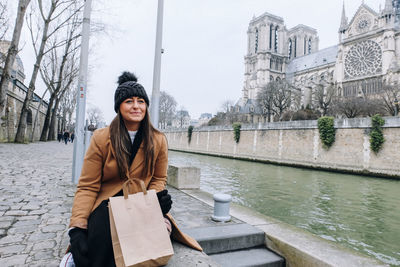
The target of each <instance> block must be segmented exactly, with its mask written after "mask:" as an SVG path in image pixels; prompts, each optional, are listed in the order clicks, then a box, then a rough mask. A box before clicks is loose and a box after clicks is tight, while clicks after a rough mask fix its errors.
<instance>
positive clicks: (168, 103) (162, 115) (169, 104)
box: [158, 91, 177, 129]
mask: <svg viewBox="0 0 400 267" xmlns="http://www.w3.org/2000/svg"><path fill="white" fill-rule="evenodd" d="M176 105H177V103H176V101H175V99H174V97H173V96H171V95H170V94H168V93H167V92H164V91H161V92H160V109H159V115H158V116H159V119H160V122H159V126H160V128H161V129H165V128H166V127H167V125H171V124H172V120H173V119H174V116H175V112H176Z"/></svg>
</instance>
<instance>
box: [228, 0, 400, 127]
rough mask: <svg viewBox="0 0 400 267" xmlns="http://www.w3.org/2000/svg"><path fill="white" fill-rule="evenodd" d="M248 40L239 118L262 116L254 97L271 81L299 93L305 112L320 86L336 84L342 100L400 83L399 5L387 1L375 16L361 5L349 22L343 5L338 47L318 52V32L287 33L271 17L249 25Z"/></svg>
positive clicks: (302, 27) (299, 29)
mask: <svg viewBox="0 0 400 267" xmlns="http://www.w3.org/2000/svg"><path fill="white" fill-rule="evenodd" d="M247 37H248V39H247V43H248V46H247V55H246V56H245V73H244V86H243V93H242V97H241V99H240V100H239V102H238V104H237V105H236V107H235V108H236V110H237V111H239V110H240V112H241V113H247V112H251V111H255V113H262V112H257V105H256V97H257V94H258V92H259V91H260V90H261V88H262V87H264V86H265V85H266V84H267V83H269V82H270V81H279V80H281V79H286V80H287V81H288V82H289V83H290V84H292V85H293V87H294V88H297V90H299V91H301V94H300V95H301V99H300V100H299V101H301V106H303V107H305V106H307V105H310V106H313V97H312V96H313V89H315V86H317V85H318V84H320V83H330V84H335V85H336V88H338V90H337V94H338V95H339V96H343V97H351V96H360V94H367V95H368V94H377V93H379V90H381V88H382V85H383V84H385V83H387V84H393V85H397V84H400V0H385V5H384V8H383V9H381V10H379V11H378V12H377V11H375V10H373V9H372V8H370V7H369V6H368V5H366V4H365V3H364V2H362V4H361V5H360V7H359V8H358V10H357V11H356V13H355V14H354V16H353V18H352V19H351V20H350V21H349V20H348V18H347V17H346V12H345V8H344V5H343V10H342V16H341V20H340V21H338V40H339V42H338V44H337V45H334V46H331V47H328V48H325V49H321V50H320V49H319V38H318V33H317V30H316V29H314V28H312V27H309V26H306V25H303V24H299V25H297V26H295V27H293V28H291V29H287V28H286V26H285V23H284V20H283V18H281V17H279V16H276V15H273V14H269V13H264V14H262V15H261V16H259V17H254V18H253V19H252V20H251V21H250V24H249V27H248V31H247ZM253 122H257V121H253Z"/></svg>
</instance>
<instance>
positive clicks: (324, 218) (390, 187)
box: [169, 151, 400, 266]
mask: <svg viewBox="0 0 400 267" xmlns="http://www.w3.org/2000/svg"><path fill="white" fill-rule="evenodd" d="M169 164H172V165H174V164H176V165H184V166H195V167H199V168H200V169H201V182H200V189H201V190H203V191H206V192H209V193H217V192H220V193H228V194H231V195H232V200H233V201H234V202H236V203H239V204H241V205H243V206H246V207H249V208H252V209H254V210H257V211H258V212H260V213H262V214H265V215H267V216H270V217H272V218H276V219H278V220H280V221H283V222H286V223H288V224H291V225H295V226H297V227H299V228H303V229H305V230H307V231H309V232H311V233H313V234H316V235H318V236H320V237H322V238H324V239H327V240H331V241H334V242H338V243H340V244H342V245H343V246H346V247H349V248H352V249H355V250H357V251H359V252H361V253H364V254H367V255H369V256H372V257H375V258H377V259H379V260H381V261H383V262H385V263H388V264H390V265H392V266H400V181H398V180H388V179H382V178H373V177H364V176H359V175H347V174H338V173H331V172H325V171H316V170H309V169H301V168H291V167H283V166H277V165H270V164H263V163H256V162H248V161H242V160H234V159H225V158H219V157H212V156H204V155H197V154H189V153H182V152H175V151H170V152H169Z"/></svg>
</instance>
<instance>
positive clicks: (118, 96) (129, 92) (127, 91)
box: [114, 71, 150, 113]
mask: <svg viewBox="0 0 400 267" xmlns="http://www.w3.org/2000/svg"><path fill="white" fill-rule="evenodd" d="M135 96H136V97H140V98H143V99H144V101H145V102H146V104H147V106H149V105H150V101H149V98H148V96H147V94H146V91H145V90H144V87H143V86H142V85H141V84H140V83H138V82H137V77H136V76H135V74H133V73H131V72H128V71H124V72H123V73H122V74H121V76H119V77H118V87H117V89H116V90H115V94H114V110H115V112H116V113H118V110H119V106H120V105H121V103H122V102H124V100H125V99H127V98H131V97H135Z"/></svg>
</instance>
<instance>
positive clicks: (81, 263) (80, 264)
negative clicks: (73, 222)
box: [68, 228, 89, 267]
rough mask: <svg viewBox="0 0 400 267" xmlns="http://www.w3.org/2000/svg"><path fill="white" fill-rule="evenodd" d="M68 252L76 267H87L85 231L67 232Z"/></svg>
mask: <svg viewBox="0 0 400 267" xmlns="http://www.w3.org/2000/svg"><path fill="white" fill-rule="evenodd" d="M68 234H69V237H70V241H69V242H70V244H71V248H70V251H71V253H72V257H73V258H74V263H75V266H76V267H86V266H89V258H88V238H87V230H85V229H81V228H73V229H71V230H70V231H69V233H68Z"/></svg>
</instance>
